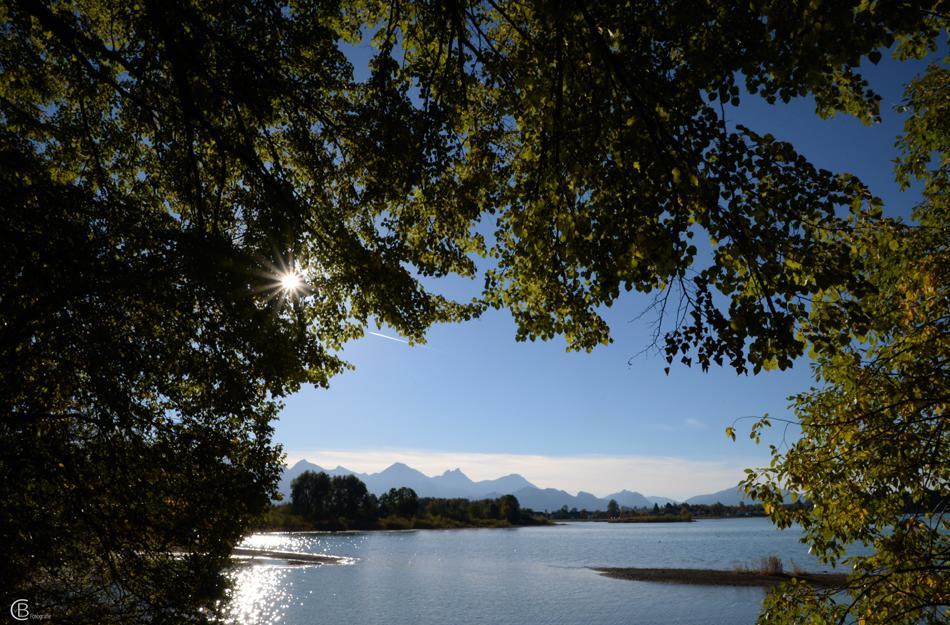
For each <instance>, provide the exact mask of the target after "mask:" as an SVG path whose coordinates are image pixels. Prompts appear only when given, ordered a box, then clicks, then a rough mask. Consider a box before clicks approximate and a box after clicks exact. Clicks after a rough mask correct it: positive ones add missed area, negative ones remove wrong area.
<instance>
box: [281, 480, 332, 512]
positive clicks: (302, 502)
mask: <svg viewBox="0 0 950 625" xmlns="http://www.w3.org/2000/svg"><path fill="white" fill-rule="evenodd" d="M332 492H333V484H332V482H331V480H330V476H329V475H327V474H326V473H324V472H323V471H321V472H319V473H316V472H314V471H304V472H303V473H301V474H300V475H298V476H297V477H296V478H294V481H293V482H291V483H290V505H291V509H292V510H293V511H294V514H299V515H300V516H302V517H304V518H305V519H308V520H310V521H322V520H325V519H327V518H329V516H330V508H331V506H332V505H333V504H332Z"/></svg>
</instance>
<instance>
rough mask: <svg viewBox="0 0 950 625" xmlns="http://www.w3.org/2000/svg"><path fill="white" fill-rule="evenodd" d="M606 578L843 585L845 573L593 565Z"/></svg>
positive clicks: (705, 583) (719, 583)
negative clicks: (794, 582)
mask: <svg viewBox="0 0 950 625" xmlns="http://www.w3.org/2000/svg"><path fill="white" fill-rule="evenodd" d="M591 568H592V569H593V570H594V571H597V572H598V573H600V574H601V575H603V576H605V577H612V578H614V579H626V580H630V581H636V582H661V583H668V584H690V585H694V586H762V587H772V586H778V585H779V584H782V583H784V582H788V581H791V580H800V581H803V582H807V583H809V584H811V585H813V586H821V587H834V586H843V585H844V584H845V582H846V581H847V579H848V575H847V574H845V573H808V572H801V573H767V572H762V571H721V570H716V569H645V568H618V567H591Z"/></svg>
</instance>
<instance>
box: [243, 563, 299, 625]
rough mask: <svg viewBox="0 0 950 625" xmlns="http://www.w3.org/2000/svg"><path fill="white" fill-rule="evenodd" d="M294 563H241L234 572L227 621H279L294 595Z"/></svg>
mask: <svg viewBox="0 0 950 625" xmlns="http://www.w3.org/2000/svg"><path fill="white" fill-rule="evenodd" d="M291 568H292V567H291V566H286V565H284V566H281V565H276V566H275V565H263V564H259V565H239V566H236V567H235V568H234V570H233V571H232V572H231V579H232V581H233V584H234V586H233V589H232V590H231V592H230V593H229V596H228V613H227V618H226V620H225V622H226V623H235V624H242V625H243V624H245V623H248V624H250V623H261V624H262V625H263V624H264V623H280V622H281V621H282V619H283V616H284V612H285V610H286V609H287V608H288V607H289V606H290V602H291V601H294V600H298V599H299V598H298V597H296V596H295V595H294V588H293V586H294V581H293V579H292V578H291Z"/></svg>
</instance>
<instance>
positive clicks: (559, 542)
mask: <svg viewBox="0 0 950 625" xmlns="http://www.w3.org/2000/svg"><path fill="white" fill-rule="evenodd" d="M800 535H801V532H800V530H798V529H796V528H791V529H789V530H786V531H778V530H776V529H775V528H774V527H773V526H772V525H771V524H770V523H769V521H768V520H767V519H762V518H754V519H721V520H720V519H716V520H701V521H697V522H694V523H657V524H642V523H638V524H607V523H566V524H563V525H558V526H554V527H525V528H517V529H470V530H420V531H403V532H365V533H362V532H360V533H343V534H325V533H296V534H286V533H282V534H255V535H253V536H250V537H249V538H248V539H247V540H246V541H245V543H244V544H243V546H245V547H251V548H258V549H274V550H281V551H296V552H305V553H316V554H332V555H338V556H347V557H348V558H351V560H350V561H349V562H350V563H349V564H346V565H342V566H301V565H287V564H285V563H280V562H278V561H275V562H274V563H273V564H256V565H242V566H238V567H236V568H235V569H234V571H233V572H232V575H233V577H234V581H235V587H234V591H233V596H232V600H231V605H230V621H231V622H233V623H240V624H241V625H271V624H281V625H345V624H352V625H490V624H506V623H511V624H525V625H542V624H548V623H550V624H564V625H568V624H581V623H583V624H585V625H608V624H618V625H619V624H624V625H692V624H695V625H742V624H743V623H753V622H754V621H755V617H756V615H757V613H758V610H759V606H760V605H761V602H762V599H763V597H764V596H765V590H764V589H760V588H732V587H712V586H685V585H672V584H662V583H654V582H632V581H627V580H618V579H609V578H606V577H603V576H601V575H599V574H598V573H597V572H595V571H592V570H590V569H589V568H588V567H594V566H617V567H669V568H707V569H732V568H733V567H734V566H735V565H738V564H755V563H757V562H758V560H759V559H760V558H762V557H765V556H768V555H771V554H775V555H778V556H780V557H781V558H782V560H783V562H784V563H785V566H786V568H787V569H788V568H790V566H791V564H792V562H794V563H795V564H797V565H798V566H799V567H800V568H802V569H806V570H810V571H828V570H831V569H830V568H828V567H827V566H824V565H822V564H820V563H819V562H818V561H817V559H815V558H814V557H812V556H810V555H809V554H808V550H807V547H806V546H805V545H802V544H801V543H800V542H799V541H798V538H799V536H800Z"/></svg>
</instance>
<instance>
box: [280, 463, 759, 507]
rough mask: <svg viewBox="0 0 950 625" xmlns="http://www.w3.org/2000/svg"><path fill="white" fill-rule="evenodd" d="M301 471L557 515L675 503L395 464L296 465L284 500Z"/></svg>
mask: <svg viewBox="0 0 950 625" xmlns="http://www.w3.org/2000/svg"><path fill="white" fill-rule="evenodd" d="M304 471H315V472H320V471H323V472H325V473H327V474H328V475H331V476H337V475H355V476H356V477H358V478H360V480H362V481H363V483H365V484H366V488H367V489H369V491H370V492H371V493H374V494H376V495H381V494H383V493H385V492H386V491H388V490H389V489H390V488H400V487H402V486H407V487H409V488H411V489H412V490H414V491H416V493H417V494H418V495H419V496H420V497H463V498H466V499H486V498H495V497H501V496H502V495H514V496H515V497H517V498H518V502H519V503H520V504H521V505H522V506H523V507H525V508H531V509H533V510H558V509H560V508H562V507H563V506H567V507H568V509H570V508H577V509H578V510H583V509H585V508H586V509H587V510H606V509H607V504H608V503H609V502H610V500H611V499H615V500H616V501H617V503H618V504H620V505H621V506H622V507H625V508H652V507H653V505H654V504H659V505H660V506H663V505H666V504H667V503H676V500H674V499H671V498H668V497H656V496H649V497H648V496H645V495H642V494H640V493H638V492H635V491H629V490H626V489H624V490H621V491H619V492H616V493H612V494H610V495H607V496H606V497H597V496H596V495H594V494H592V493H588V492H584V491H580V492H579V493H577V494H576V495H572V494H570V493H568V492H567V491H564V490H559V489H556V488H539V487H537V486H535V485H534V484H532V483H531V482H529V481H528V480H526V479H525V478H524V477H522V476H521V475H518V474H517V473H512V474H510V475H505V476H502V477H499V478H497V479H494V480H480V481H474V480H472V479H471V478H469V477H468V476H467V475H465V474H464V473H463V472H462V471H461V470H460V469H452V470H450V471H446V472H444V473H442V474H441V475H436V476H432V477H430V476H428V475H426V474H424V473H422V472H421V471H418V470H416V469H413V468H412V467H410V466H408V465H405V464H403V463H401V462H396V463H394V464H392V465H390V466H388V467H387V468H385V469H384V470H382V471H380V472H379V473H359V472H356V471H351V470H349V469H347V468H345V467H340V466H338V467H336V468H335V469H324V468H323V467H321V466H319V465H316V464H313V463H312V462H308V461H306V460H300V461H299V462H297V463H296V464H294V465H293V466H292V467H288V468H286V469H284V473H283V476H282V477H281V480H280V484H279V486H278V489H279V490H280V492H281V493H282V494H283V495H284V498H285V500H286V499H289V498H290V484H291V482H292V481H293V479H294V478H295V477H297V476H298V475H300V474H301V473H303V472H304ZM717 501H718V502H719V503H722V504H724V505H731V506H735V505H739V502H740V501H745V502H746V503H749V499H748V496H746V495H745V494H744V493H742V491H741V490H739V489H738V488H736V487H733V488H727V489H725V490H721V491H719V492H716V493H710V494H707V495H697V496H695V497H691V498H689V499H687V500H686V503H689V504H694V503H696V504H713V503H716V502H717Z"/></svg>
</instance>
